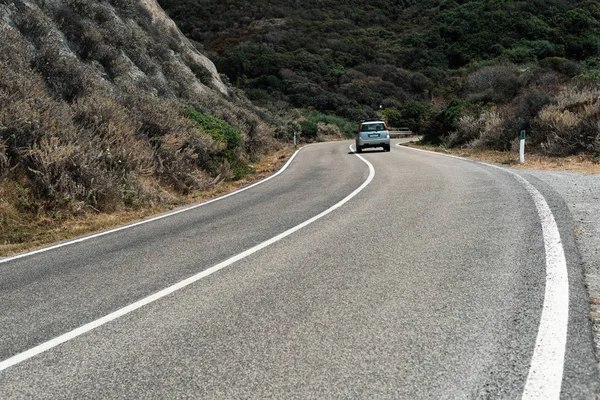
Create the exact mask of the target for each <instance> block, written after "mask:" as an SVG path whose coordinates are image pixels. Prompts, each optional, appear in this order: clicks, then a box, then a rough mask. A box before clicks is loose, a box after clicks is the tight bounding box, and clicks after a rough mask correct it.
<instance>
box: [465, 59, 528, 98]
mask: <svg viewBox="0 0 600 400" xmlns="http://www.w3.org/2000/svg"><path fill="white" fill-rule="evenodd" d="M522 86H523V80H522V79H521V77H520V76H519V72H518V70H517V67H516V66H515V65H513V64H507V65H496V66H489V67H483V68H481V69H479V70H477V71H475V72H473V73H472V74H471V75H469V77H468V78H467V81H466V82H465V85H464V88H465V90H466V92H467V93H469V94H470V97H471V98H472V99H473V100H475V101H482V102H486V101H487V102H493V103H503V102H506V101H508V100H510V99H512V98H513V97H514V96H516V95H517V93H519V91H520V90H521V87H522Z"/></svg>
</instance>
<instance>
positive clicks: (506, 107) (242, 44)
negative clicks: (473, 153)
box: [159, 0, 600, 155]
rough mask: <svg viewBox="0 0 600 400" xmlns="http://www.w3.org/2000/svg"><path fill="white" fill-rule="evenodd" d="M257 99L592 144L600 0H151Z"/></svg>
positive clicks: (567, 148) (422, 125) (427, 127)
mask: <svg viewBox="0 0 600 400" xmlns="http://www.w3.org/2000/svg"><path fill="white" fill-rule="evenodd" d="M159 1H160V3H161V5H162V6H163V7H164V8H165V10H166V11H167V12H168V13H169V15H170V16H171V17H172V18H173V19H174V20H175V21H176V22H177V24H178V25H179V26H180V27H181V29H182V31H183V32H184V33H185V34H186V36H188V37H189V38H191V39H192V40H195V41H198V42H200V43H202V46H203V48H204V50H205V51H206V53H207V54H208V55H209V57H211V59H212V60H213V61H214V62H215V64H216V65H217V67H218V69H219V70H220V71H221V72H223V73H225V74H227V76H228V77H229V79H230V80H231V81H232V82H233V83H234V84H235V85H237V86H238V87H240V88H242V89H243V90H244V91H245V92H246V93H247V95H248V96H249V97H250V98H251V99H252V100H253V101H255V102H256V103H257V104H260V105H262V106H265V107H268V108H270V109H272V110H281V109H283V108H285V107H299V108H306V109H312V108H314V109H316V110H317V111H320V112H322V113H326V114H332V115H336V116H341V117H343V118H345V119H347V120H350V121H356V120H359V119H363V118H371V117H375V116H377V113H378V112H379V109H380V107H382V108H383V110H382V111H381V112H382V113H383V115H385V116H386V117H387V118H388V120H389V121H390V122H391V123H392V125H395V126H397V127H399V126H408V127H410V128H412V129H413V130H415V131H419V132H420V133H422V134H424V135H425V138H426V140H427V141H430V142H434V143H444V144H446V145H448V146H478V147H491V148H495V149H500V150H503V149H510V148H511V146H513V144H514V139H515V138H516V137H517V136H518V133H519V131H520V130H522V129H526V130H527V131H528V132H529V133H530V134H531V135H530V138H531V142H530V144H531V145H533V146H534V147H535V148H536V149H537V150H538V151H541V152H544V153H548V154H553V155H563V154H571V153H576V152H581V151H584V152H599V151H600V139H599V138H598V131H599V129H600V128H599V127H598V124H599V123H600V117H599V114H600V112H599V110H598V107H599V105H598V102H597V100H596V99H597V98H598V93H599V89H598V88H599V84H600V4H599V3H598V2H597V1H592V0H583V1H567V0H527V1H518V0H494V1H490V0H461V1H458V0H456V1H452V0H424V1H415V0H397V1H382V0H373V1H356V0H350V1H340V0H324V1H323V0H319V1H316V0H313V1H310V0H308V1H283V0H274V1H266V0H256V1H246V0H231V1H227V2H221V1H216V0H159Z"/></svg>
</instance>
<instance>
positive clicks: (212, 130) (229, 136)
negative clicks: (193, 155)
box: [186, 107, 243, 151]
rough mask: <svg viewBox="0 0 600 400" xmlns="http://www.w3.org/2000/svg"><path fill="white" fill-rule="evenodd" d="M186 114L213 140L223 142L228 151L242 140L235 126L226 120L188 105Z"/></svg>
mask: <svg viewBox="0 0 600 400" xmlns="http://www.w3.org/2000/svg"><path fill="white" fill-rule="evenodd" d="M186 115H187V117H188V118H189V119H191V120H192V121H194V122H195V123H196V124H197V126H198V127H199V128H200V129H201V130H202V131H203V132H204V133H206V134H207V135H209V136H210V137H212V138H213V139H214V140H216V141H218V142H221V143H224V144H225V148H226V149H227V150H229V151H234V150H236V149H237V148H238V147H239V146H240V145H241V144H242V141H243V137H242V135H241V134H240V132H238V131H237V130H236V129H235V128H233V127H232V126H231V125H229V124H228V123H227V122H225V121H223V120H221V119H219V118H215V117H213V116H211V115H208V114H203V113H201V112H199V111H196V110H195V109H194V108H192V107H190V108H188V109H187V112H186Z"/></svg>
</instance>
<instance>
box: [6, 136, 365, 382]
mask: <svg viewBox="0 0 600 400" xmlns="http://www.w3.org/2000/svg"><path fill="white" fill-rule="evenodd" d="M350 150H352V145H350ZM355 155H356V156H357V157H358V158H360V159H361V160H362V161H363V162H364V163H365V164H367V166H368V167H369V176H368V177H367V179H366V180H365V181H364V182H363V183H362V184H361V185H360V186H359V187H358V188H357V189H355V190H354V191H353V192H352V193H350V194H349V195H348V196H346V197H344V198H343V199H342V200H341V201H339V202H338V203H336V204H334V205H333V206H331V207H330V208H328V209H327V210H325V211H323V212H321V213H319V214H317V215H315V216H314V217H312V218H310V219H308V220H306V221H304V222H302V223H301V224H299V225H296V226H294V227H293V228H290V229H288V230H286V231H285V232H282V233H280V234H279V235H277V236H274V237H272V238H271V239H269V240H266V241H264V242H262V243H260V244H258V245H256V246H254V247H251V248H250V249H248V250H246V251H244V252H242V253H239V254H237V255H235V256H233V257H231V258H229V259H227V260H225V261H223V262H221V263H219V264H217V265H214V266H212V267H210V268H208V269H206V270H204V271H202V272H200V273H198V274H196V275H194V276H191V277H189V278H187V279H185V280H183V281H181V282H178V283H176V284H174V285H172V286H169V287H168V288H165V289H163V290H161V291H159V292H156V293H154V294H152V295H150V296H148V297H145V298H143V299H141V300H138V301H136V302H135V303H132V304H130V305H128V306H125V307H123V308H120V309H119V310H116V311H114V312H112V313H110V314H108V315H106V316H104V317H102V318H99V319H97V320H95V321H92V322H89V323H87V324H85V325H82V326H80V327H79V328H76V329H73V330H72V331H70V332H67V333H64V334H62V335H60V336H58V337H56V338H54V339H51V340H48V341H47V342H44V343H42V344H39V345H37V346H35V347H33V348H31V349H29V350H26V351H24V352H22V353H19V354H16V355H14V356H12V357H10V358H7V359H6V360H3V361H1V362H0V371H3V370H5V369H7V368H10V367H12V366H14V365H17V364H19V363H21V362H23V361H25V360H28V359H30V358H32V357H34V356H36V355H38V354H41V353H43V352H45V351H47V350H50V349H52V348H53V347H56V346H58V345H60V344H62V343H65V342H67V341H69V340H71V339H74V338H76V337H77V336H80V335H83V334H84V333H87V332H89V331H91V330H93V329H95V328H98V327H99V326H102V325H104V324H106V323H108V322H110V321H113V320H115V319H117V318H120V317H122V316H124V315H126V314H129V313H130V312H132V311H135V310H137V309H138V308H141V307H143V306H145V305H147V304H150V303H152V302H154V301H156V300H159V299H161V298H163V297H165V296H168V295H169V294H171V293H173V292H176V291H178V290H180V289H183V288H184V287H186V286H188V285H191V284H192V283H194V282H196V281H199V280H200V279H202V278H205V277H207V276H209V275H212V274H214V273H215V272H217V271H219V270H221V269H223V268H225V267H227V266H229V265H231V264H233V263H235V262H237V261H240V260H242V259H244V258H246V257H248V256H250V255H251V254H254V253H256V252H257V251H259V250H262V249H264V248H265V247H267V246H270V245H272V244H273V243H276V242H278V241H280V240H281V239H283V238H285V237H287V236H289V235H291V234H292V233H294V232H297V231H299V230H300V229H302V228H304V227H306V226H307V225H310V224H312V223H313V222H315V221H316V220H318V219H320V218H323V217H324V216H326V215H327V214H330V213H331V212H333V211H335V210H336V209H338V208H340V207H341V206H343V205H344V204H346V203H347V202H348V201H350V200H351V199H352V198H353V197H355V196H356V195H357V194H358V193H360V192H361V191H362V190H363V189H364V188H366V187H367V185H369V183H371V181H372V180H373V178H374V177H375V168H374V167H373V165H372V164H371V163H370V162H368V161H367V160H365V159H364V158H363V157H361V156H359V155H358V154H356V153H355ZM290 161H291V159H290ZM288 163H289V162H288ZM286 165H287V164H286ZM263 182H264V181H263ZM204 204H205V203H204ZM171 215H172V214H171ZM163 218H164V217H163Z"/></svg>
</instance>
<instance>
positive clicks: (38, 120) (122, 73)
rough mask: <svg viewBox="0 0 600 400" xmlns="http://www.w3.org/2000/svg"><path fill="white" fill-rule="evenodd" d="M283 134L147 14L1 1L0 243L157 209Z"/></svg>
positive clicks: (236, 173)
mask: <svg viewBox="0 0 600 400" xmlns="http://www.w3.org/2000/svg"><path fill="white" fill-rule="evenodd" d="M280 126H281V121H278V120H276V119H274V117H272V116H271V114H269V113H265V112H264V111H260V110H259V109H257V108H255V107H254V106H253V105H252V104H251V103H250V102H249V101H248V100H247V99H246V98H245V97H244V96H243V95H241V94H239V93H238V91H237V90H236V89H235V88H232V87H231V86H229V85H227V84H226V83H224V82H223V81H222V80H221V77H220V75H219V74H218V72H217V70H216V69H215V67H214V64H213V63H212V62H211V61H210V60H209V59H207V58H206V57H205V56H204V55H202V54H201V53H200V52H198V50H197V49H196V48H195V47H194V46H193V45H192V44H191V43H190V42H189V40H187V39H186V38H185V37H184V36H183V35H182V34H181V32H180V31H179V29H178V28H177V27H176V26H175V24H174V23H173V21H172V20H171V19H170V18H168V17H167V16H166V14H165V13H164V11H163V10H162V9H161V8H160V6H159V5H158V4H157V3H156V2H155V1H154V0H147V1H138V0H110V1H106V2H98V1H93V0H45V1H33V0H32V1H29V0H16V1H8V0H0V179H1V183H0V198H1V203H0V229H1V231H2V232H1V233H3V236H2V237H3V238H4V241H5V244H6V243H10V242H12V241H19V240H22V238H19V237H16V236H15V237H11V235H13V233H14V235H17V236H18V234H17V232H18V231H19V224H21V223H22V222H23V223H25V222H26V221H27V220H28V219H35V218H43V217H45V216H48V215H51V216H52V217H53V218H60V217H61V216H63V215H77V214H81V213H86V212H104V211H109V212H110V211H114V210H119V209H122V208H126V207H127V208H139V207H148V206H153V205H165V204H169V203H170V202H171V201H172V200H173V197H176V196H178V195H182V194H183V195H185V194H188V193H192V192H194V191H202V190H205V189H207V188H210V187H211V186H213V185H214V184H215V183H216V182H218V181H221V180H229V179H237V178H239V177H241V176H243V175H245V174H247V173H249V172H250V168H249V166H248V163H250V162H253V161H255V160H256V159H257V158H258V157H259V156H260V155H261V154H264V153H266V152H269V151H272V150H273V149H276V148H278V147H280V146H281V144H279V143H278V141H277V140H276V139H275V136H276V133H277V132H276V131H277V129H278V127H280Z"/></svg>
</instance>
